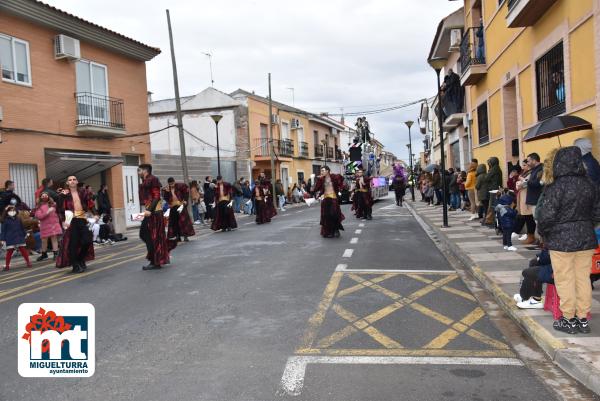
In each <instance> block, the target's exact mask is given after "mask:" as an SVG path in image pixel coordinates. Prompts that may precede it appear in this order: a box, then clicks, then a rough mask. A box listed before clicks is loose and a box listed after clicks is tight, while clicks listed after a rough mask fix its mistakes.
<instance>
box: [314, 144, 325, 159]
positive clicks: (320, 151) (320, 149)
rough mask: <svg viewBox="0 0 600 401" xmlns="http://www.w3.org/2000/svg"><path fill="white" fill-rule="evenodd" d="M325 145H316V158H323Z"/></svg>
mask: <svg viewBox="0 0 600 401" xmlns="http://www.w3.org/2000/svg"><path fill="white" fill-rule="evenodd" d="M323 155H324V152H323V145H315V158H321V159H322V158H323Z"/></svg>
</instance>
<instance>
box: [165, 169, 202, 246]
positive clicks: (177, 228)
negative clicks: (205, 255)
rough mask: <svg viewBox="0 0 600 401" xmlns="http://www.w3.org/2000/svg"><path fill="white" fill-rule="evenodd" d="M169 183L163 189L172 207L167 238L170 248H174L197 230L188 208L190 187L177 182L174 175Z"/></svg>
mask: <svg viewBox="0 0 600 401" xmlns="http://www.w3.org/2000/svg"><path fill="white" fill-rule="evenodd" d="M167 184H168V185H167V187H166V188H163V190H162V195H163V199H164V200H165V201H166V202H167V203H168V204H169V208H170V211H169V227H168V230H167V239H168V241H169V250H172V249H174V248H175V246H177V243H178V242H181V237H183V240H184V241H185V242H188V241H189V239H188V237H191V236H192V235H195V234H196V232H195V231H194V226H193V225H192V219H191V218H190V213H189V211H188V209H187V205H188V199H189V197H190V188H189V187H188V186H187V185H186V184H184V183H183V182H175V178H173V177H169V178H168V179H167Z"/></svg>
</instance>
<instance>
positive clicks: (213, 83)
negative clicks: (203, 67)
mask: <svg viewBox="0 0 600 401" xmlns="http://www.w3.org/2000/svg"><path fill="white" fill-rule="evenodd" d="M202 54H204V55H205V56H207V57H208V66H209V67H210V86H211V87H213V88H214V87H215V80H214V79H213V70H212V54H210V53H208V52H206V53H205V52H202Z"/></svg>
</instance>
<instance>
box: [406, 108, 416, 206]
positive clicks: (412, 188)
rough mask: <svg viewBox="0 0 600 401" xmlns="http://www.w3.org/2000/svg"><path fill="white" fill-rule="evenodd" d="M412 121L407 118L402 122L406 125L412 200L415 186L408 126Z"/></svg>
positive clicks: (413, 199) (410, 125)
mask: <svg viewBox="0 0 600 401" xmlns="http://www.w3.org/2000/svg"><path fill="white" fill-rule="evenodd" d="M414 123H415V122H414V121H411V120H408V121H405V122H404V124H406V126H407V127H408V158H409V159H410V160H409V161H410V175H409V176H408V179H409V184H410V194H411V197H412V201H413V202H414V201H415V186H414V184H413V182H414V171H413V161H412V159H413V158H412V138H411V135H410V127H412V125H413V124H414Z"/></svg>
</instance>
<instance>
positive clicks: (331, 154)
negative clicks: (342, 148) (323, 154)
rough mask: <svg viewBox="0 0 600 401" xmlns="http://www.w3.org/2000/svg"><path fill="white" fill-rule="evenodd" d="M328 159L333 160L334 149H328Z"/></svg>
mask: <svg viewBox="0 0 600 401" xmlns="http://www.w3.org/2000/svg"><path fill="white" fill-rule="evenodd" d="M327 158H328V159H330V160H333V148H331V147H329V146H328V147H327Z"/></svg>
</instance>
